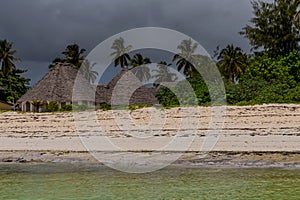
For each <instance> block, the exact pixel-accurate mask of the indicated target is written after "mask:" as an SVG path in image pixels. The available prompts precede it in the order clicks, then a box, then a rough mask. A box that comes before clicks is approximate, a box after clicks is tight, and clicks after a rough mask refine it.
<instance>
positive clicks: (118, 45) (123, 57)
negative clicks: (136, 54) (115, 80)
mask: <svg viewBox="0 0 300 200" xmlns="http://www.w3.org/2000/svg"><path fill="white" fill-rule="evenodd" d="M124 45H125V41H124V39H123V38H122V37H120V38H117V39H115V41H114V42H113V44H112V46H111V49H113V50H114V52H112V53H111V54H110V55H111V56H113V61H114V63H115V67H117V66H118V65H120V66H121V68H125V67H126V68H127V67H128V64H129V63H130V60H131V58H130V56H129V54H128V53H127V52H128V51H130V50H131V49H132V46H131V45H129V46H127V47H125V46H124Z"/></svg>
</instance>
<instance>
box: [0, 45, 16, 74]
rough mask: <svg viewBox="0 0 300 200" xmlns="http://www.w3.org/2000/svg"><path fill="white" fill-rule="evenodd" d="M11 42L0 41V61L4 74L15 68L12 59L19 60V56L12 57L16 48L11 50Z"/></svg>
mask: <svg viewBox="0 0 300 200" xmlns="http://www.w3.org/2000/svg"><path fill="white" fill-rule="evenodd" d="M12 45H13V43H11V42H8V41H7V40H1V41H0V62H1V69H2V72H3V74H4V75H7V74H8V73H9V72H10V71H12V70H13V69H16V66H15V64H14V63H13V62H14V61H20V60H21V59H20V58H17V57H14V54H15V53H17V50H12V49H11V48H12Z"/></svg>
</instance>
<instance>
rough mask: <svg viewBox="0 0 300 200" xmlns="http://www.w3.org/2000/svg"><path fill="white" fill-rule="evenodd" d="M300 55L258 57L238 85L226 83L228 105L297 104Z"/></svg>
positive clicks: (299, 84)
mask: <svg viewBox="0 0 300 200" xmlns="http://www.w3.org/2000/svg"><path fill="white" fill-rule="evenodd" d="M299 86H300V57H299V55H298V54H297V53H295V52H294V53H290V54H289V55H288V56H285V57H280V58H276V59H274V58H268V57H267V56H263V57H260V58H257V59H256V60H255V61H254V62H253V63H252V64H251V65H250V66H249V67H248V68H247V70H246V72H245V74H244V75H243V76H242V78H241V80H240V82H239V84H237V85H227V95H226V97H227V102H228V103H229V104H239V105H246V104H263V103H297V102H299V100H300V98H299V96H300V93H299Z"/></svg>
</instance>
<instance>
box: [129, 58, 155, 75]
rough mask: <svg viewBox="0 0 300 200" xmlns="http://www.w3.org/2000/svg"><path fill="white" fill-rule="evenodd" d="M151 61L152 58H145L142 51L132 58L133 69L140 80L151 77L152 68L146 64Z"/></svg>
mask: <svg viewBox="0 0 300 200" xmlns="http://www.w3.org/2000/svg"><path fill="white" fill-rule="evenodd" d="M149 63H151V60H150V59H149V58H143V56H142V55H141V54H140V53H137V54H135V55H134V56H133V58H132V59H131V61H130V65H131V66H132V68H131V70H132V72H133V73H134V74H135V76H136V77H137V78H138V79H139V80H140V81H148V80H149V79H150V78H151V74H150V69H149V68H148V67H147V66H146V64H149Z"/></svg>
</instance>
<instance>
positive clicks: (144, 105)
mask: <svg viewBox="0 0 300 200" xmlns="http://www.w3.org/2000/svg"><path fill="white" fill-rule="evenodd" d="M150 106H151V105H148V104H134V105H130V106H129V110H137V109H140V108H147V107H150Z"/></svg>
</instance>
